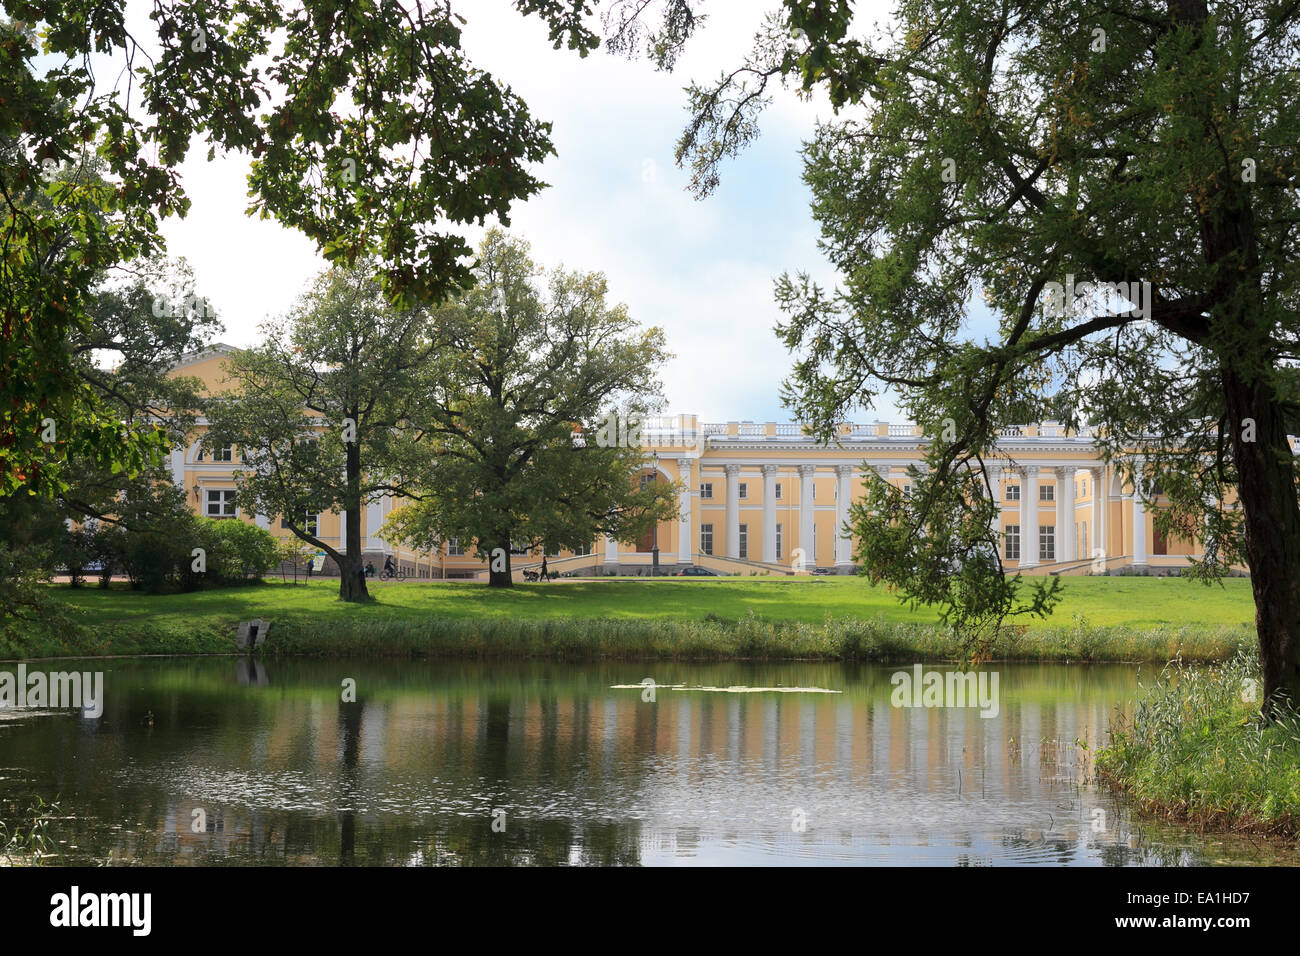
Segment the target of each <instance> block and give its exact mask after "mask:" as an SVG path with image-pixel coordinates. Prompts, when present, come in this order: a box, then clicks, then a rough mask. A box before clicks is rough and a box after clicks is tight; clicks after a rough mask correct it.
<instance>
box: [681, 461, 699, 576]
mask: <svg viewBox="0 0 1300 956" xmlns="http://www.w3.org/2000/svg"><path fill="white" fill-rule="evenodd" d="M694 464H695V459H694V458H686V457H685V456H683V457H681V458H678V459H677V477H678V478H679V479H680V480H681V483H682V490H681V493H680V494H679V495H678V496H677V563H678V564H693V563H694V562H695V538H694V537H693V536H692V531H691V499H692V498H693V496H694V494H695V481H694V471H693V466H694Z"/></svg>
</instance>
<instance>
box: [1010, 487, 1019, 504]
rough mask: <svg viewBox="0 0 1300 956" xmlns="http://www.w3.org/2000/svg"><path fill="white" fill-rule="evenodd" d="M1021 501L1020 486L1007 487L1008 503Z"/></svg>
mask: <svg viewBox="0 0 1300 956" xmlns="http://www.w3.org/2000/svg"><path fill="white" fill-rule="evenodd" d="M1019 500H1020V486H1019V485H1007V501H1019Z"/></svg>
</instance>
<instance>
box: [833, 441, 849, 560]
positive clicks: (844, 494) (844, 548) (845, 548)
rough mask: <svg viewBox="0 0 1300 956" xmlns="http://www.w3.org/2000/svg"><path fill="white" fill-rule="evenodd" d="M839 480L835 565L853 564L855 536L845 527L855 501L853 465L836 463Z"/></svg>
mask: <svg viewBox="0 0 1300 956" xmlns="http://www.w3.org/2000/svg"><path fill="white" fill-rule="evenodd" d="M835 478H836V480H837V482H838V485H837V488H838V490H837V491H836V498H835V566H836V567H838V568H848V567H851V566H852V565H853V538H852V536H851V535H850V534H849V531H848V529H847V528H846V527H845V526H846V525H847V524H848V520H849V505H850V504H852V503H853V466H852V465H836V466H835Z"/></svg>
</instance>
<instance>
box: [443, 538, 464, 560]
mask: <svg viewBox="0 0 1300 956" xmlns="http://www.w3.org/2000/svg"><path fill="white" fill-rule="evenodd" d="M464 556H465V549H464V547H462V546H461V543H460V538H448V539H447V557H449V558H461V557H464Z"/></svg>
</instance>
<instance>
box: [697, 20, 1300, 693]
mask: <svg viewBox="0 0 1300 956" xmlns="http://www.w3.org/2000/svg"><path fill="white" fill-rule="evenodd" d="M1297 44H1300V11H1297V9H1296V8H1295V5H1294V4H1290V3H1281V2H1272V3H1269V2H1265V3H1255V4H1243V3H1209V2H1206V0H1168V2H1140V3H1135V4H1126V5H1123V6H1122V7H1116V6H1115V5H1113V4H1108V3H1100V2H1086V0H1085V2H1082V3H1077V4H1070V5H1061V4H1056V3H1051V2H1046V0H1029V2H1020V3H1013V4H1007V3H1002V2H997V3H994V2H974V3H967V2H961V3H957V2H946V0H904V2H901V3H900V4H899V5H898V6H897V8H896V15H895V18H894V22H893V23H892V24H891V25H890V26H889V27H886V28H883V29H880V30H876V31H871V30H869V29H868V28H867V26H866V25H864V24H862V23H860V22H858V20H856V19H855V18H854V16H853V13H852V8H851V4H850V3H848V2H847V0H785V2H784V3H783V4H782V5H781V8H780V11H779V12H778V13H774V14H773V15H772V16H771V17H769V19H768V20H767V21H766V24H765V27H764V29H763V30H762V32H761V33H760V35H759V36H758V37H757V38H756V40H755V44H754V48H753V53H752V55H751V56H750V57H749V58H748V59H747V60H746V62H744V63H742V64H740V65H738V67H737V68H735V69H732V70H729V71H727V72H724V73H723V74H722V76H721V77H720V78H719V80H717V81H716V82H714V83H709V84H700V83H696V84H692V86H691V87H690V90H689V97H690V111H691V119H690V121H689V123H688V125H687V127H686V130H685V132H684V133H683V135H682V138H681V140H680V142H679V145H678V157H679V159H680V160H681V161H683V162H684V163H687V164H689V165H690V166H691V168H692V170H693V180H692V183H693V188H694V189H695V190H696V191H697V193H699V194H700V195H707V194H708V193H709V192H710V191H711V190H712V189H713V188H715V187H716V185H717V183H718V177H719V175H720V170H721V168H722V165H723V163H724V162H725V160H726V159H727V158H728V157H730V156H733V155H735V154H736V153H737V152H739V151H740V150H742V149H743V148H744V147H745V146H746V145H747V144H748V143H749V142H750V141H752V139H753V138H754V137H755V136H756V135H758V132H759V128H760V127H759V123H760V114H761V111H762V109H763V107H764V106H765V105H766V103H767V102H769V101H770V98H771V93H772V90H773V89H775V88H776V86H778V85H780V84H786V85H790V86H793V87H794V88H795V89H796V90H797V91H800V92H803V93H808V92H811V91H813V90H822V91H824V92H825V93H826V95H827V96H828V97H829V100H830V102H831V104H832V106H833V107H834V108H835V110H836V114H835V116H834V117H833V118H831V119H829V120H827V121H825V122H823V123H821V124H820V125H819V126H818V128H817V132H816V135H815V136H814V137H813V139H812V140H811V141H810V142H809V143H808V144H807V145H806V147H805V150H804V159H805V167H804V168H805V172H804V180H805V182H806V184H807V185H808V187H809V188H810V189H811V191H812V195H813V214H814V216H815V218H816V219H817V221H818V223H819V225H820V227H821V232H822V241H821V247H822V249H823V251H824V252H825V254H826V255H827V257H828V258H829V259H830V261H831V262H832V263H833V264H834V266H835V267H836V268H837V270H838V272H839V276H840V282H839V284H838V285H837V286H836V287H835V288H824V287H822V286H820V285H818V284H817V283H814V282H813V281H812V280H811V279H810V278H809V277H808V276H807V275H805V274H795V275H787V276H785V277H782V278H781V279H780V280H779V281H778V283H777V286H776V297H777V300H778V302H779V304H780V306H781V307H782V309H783V310H784V312H785V313H786V319H785V320H784V321H783V322H782V323H781V325H780V326H779V328H778V333H779V334H780V335H781V336H782V338H783V339H784V341H785V342H786V344H787V345H788V346H789V347H790V348H791V349H792V350H793V351H794V352H795V353H796V354H797V356H798V360H797V363H796V365H795V368H794V371H793V374H792V376H791V378H790V380H789V382H788V388H787V393H786V398H787V402H788V404H789V405H790V407H791V408H792V409H793V410H794V411H795V412H796V413H797V414H798V415H799V416H800V417H801V418H802V419H804V420H806V421H809V422H811V423H813V424H814V426H815V427H816V430H817V432H818V434H820V435H821V436H823V437H830V436H831V435H832V432H833V428H834V425H835V424H836V422H838V421H840V420H842V418H843V417H844V416H845V414H846V413H847V412H849V411H850V410H851V409H853V408H855V407H862V406H869V404H870V403H871V401H872V400H873V399H875V398H876V397H878V396H879V395H881V394H882V392H884V391H885V390H887V389H889V390H893V391H894V392H896V393H897V394H898V395H899V396H900V405H901V407H902V408H903V409H905V410H906V411H907V412H908V413H910V415H911V416H912V418H913V419H914V420H915V421H917V422H919V423H922V424H923V425H924V426H925V428H926V431H927V434H928V436H929V438H930V442H929V444H928V446H927V447H928V451H927V453H926V458H925V467H924V468H923V469H921V473H919V474H917V475H916V476H915V478H914V482H915V494H914V495H913V496H911V497H910V498H908V499H907V500H906V501H903V500H891V496H890V493H889V492H888V491H887V490H886V489H883V488H881V487H879V486H878V485H877V487H876V488H875V489H874V491H873V495H872V498H871V500H870V501H869V502H868V503H867V506H866V507H860V508H857V509H855V510H854V517H853V523H854V527H855V531H856V533H857V534H858V536H859V537H860V540H861V545H860V554H859V556H858V557H859V560H860V562H861V563H862V564H863V565H864V569H865V570H866V572H867V573H869V574H871V575H873V576H875V577H878V578H881V579H884V580H886V581H888V582H890V583H891V584H893V585H895V586H897V587H898V588H899V589H900V591H901V593H902V594H903V595H904V596H906V597H908V598H912V599H914V600H920V601H924V602H927V603H936V604H939V605H940V606H942V607H944V608H945V609H946V610H947V613H948V614H949V618H950V620H952V621H953V622H954V623H956V624H958V625H959V626H961V627H962V628H963V629H965V630H966V631H967V633H969V634H971V635H972V639H973V640H977V636H978V635H979V634H981V633H987V632H988V629H989V628H991V627H997V626H999V625H1000V623H1001V622H1002V621H1003V620H1004V619H1005V618H1006V616H1007V615H1009V614H1010V615H1014V614H1017V613H1041V612H1043V611H1044V610H1046V609H1048V608H1049V607H1050V605H1051V602H1052V599H1053V598H1052V585H1050V584H1049V583H1048V582H1039V583H1037V584H1035V585H1034V586H1033V587H1031V588H1028V589H1026V588H1025V586H1024V582H1023V581H1022V580H1020V579H1019V578H1018V577H1014V576H1008V575H1007V574H1005V573H1004V569H1003V568H1002V565H1001V558H1000V556H999V547H998V541H997V538H996V535H995V534H994V532H993V531H992V529H991V528H990V521H991V518H992V515H993V509H994V502H993V500H992V495H991V489H990V487H989V483H988V481H987V478H986V475H987V466H988V465H989V464H991V463H993V462H995V461H996V460H997V458H998V451H997V437H998V432H997V429H998V427H999V426H1001V425H1005V424H1013V423H1020V422H1026V421H1030V422H1032V421H1039V420H1042V419H1045V418H1057V419H1059V420H1061V421H1062V422H1063V423H1065V424H1066V425H1067V426H1068V427H1075V428H1077V427H1078V426H1080V425H1082V424H1084V423H1085V422H1087V423H1091V424H1092V425H1093V426H1095V427H1096V432H1095V436H1096V439H1097V442H1098V444H1099V446H1100V448H1101V450H1102V452H1103V455H1104V456H1105V457H1106V458H1107V459H1108V460H1109V461H1111V462H1112V463H1113V464H1115V465H1116V466H1117V467H1118V468H1119V469H1120V471H1121V473H1122V474H1123V475H1124V476H1125V478H1126V480H1127V481H1128V482H1130V483H1136V487H1137V489H1138V492H1139V495H1142V496H1149V495H1150V491H1151V487H1152V485H1153V483H1155V482H1158V483H1159V484H1160V486H1161V488H1162V491H1163V492H1164V494H1165V495H1166V496H1167V499H1168V502H1169V504H1168V507H1167V508H1164V509H1162V510H1161V511H1160V512H1159V513H1158V515H1157V519H1156V520H1157V526H1158V527H1161V528H1164V529H1166V530H1178V531H1179V532H1180V533H1183V534H1186V535H1189V536H1194V537H1199V538H1202V539H1204V540H1205V555H1206V557H1205V560H1204V561H1203V562H1201V563H1199V565H1198V566H1197V567H1196V568H1195V569H1194V571H1195V573H1197V574H1200V575H1201V576H1203V577H1205V578H1207V579H1213V578H1214V577H1215V576H1217V575H1219V574H1222V573H1223V572H1224V571H1225V570H1226V568H1227V567H1228V566H1229V565H1230V564H1232V563H1233V562H1235V561H1238V560H1244V562H1245V563H1246V564H1247V565H1248V566H1249V568H1250V571H1251V577H1252V583H1253V587H1254V591H1255V598H1256V607H1257V612H1258V630H1259V641H1260V651H1261V658H1262V661H1263V670H1264V678H1265V698H1266V699H1265V703H1264V710H1265V712H1268V711H1270V710H1271V708H1272V707H1273V705H1274V703H1275V702H1276V701H1277V700H1279V699H1280V698H1281V697H1284V696H1290V697H1292V698H1293V699H1296V698H1297V694H1300V509H1298V508H1297V486H1296V478H1297V474H1296V463H1295V457H1294V455H1293V454H1292V450H1291V447H1290V444H1289V441H1288V438H1287V424H1286V423H1287V422H1288V421H1293V420H1294V418H1295V413H1296V410H1297V406H1296V404H1295V400H1294V389H1293V388H1292V387H1291V385H1290V383H1291V381H1292V379H1291V378H1290V375H1291V372H1290V369H1291V366H1292V364H1293V363H1294V361H1295V359H1296V357H1297V350H1298V349H1300V319H1298V316H1297V312H1296V309H1295V307H1294V291H1295V284H1296V279H1297V275H1296V269H1297V266H1296V248H1295V231H1296V227H1297V224H1298V223H1300V206H1298V203H1297V193H1296V188H1295V187H1296V176H1297V149H1298V148H1300V147H1298V146H1297V143H1298V142H1300V135H1298V134H1300V118H1298V117H1297V116H1296V113H1295V110H1294V109H1293V104H1294V103H1295V102H1296V100H1297V95H1298V94H1300V88H1298V86H1300V78H1298V77H1300V74H1298V73H1297V71H1296V65H1297ZM1076 281H1077V285H1074V286H1073V289H1074V292H1075V294H1074V295H1073V296H1071V297H1070V301H1066V297H1065V295H1063V294H1062V293H1063V290H1065V289H1070V288H1071V285H1072V284H1073V283H1075V282H1076ZM1085 282H1086V283H1088V284H1089V285H1087V286H1085ZM981 301H982V303H983V305H984V306H985V308H986V309H987V312H988V313H991V315H992V317H993V320H994V322H993V325H992V327H991V328H990V330H989V332H988V333H987V334H983V333H981V334H976V333H975V332H974V330H973V329H972V326H971V322H972V318H973V317H978V315H979V314H980V312H981V310H979V309H978V308H973V307H972V306H973V303H976V302H981ZM972 479H973V480H972ZM1234 497H1235V499H1236V500H1237V501H1238V502H1239V505H1240V506H1239V507H1235V506H1233V505H1231V504H1230V502H1231V501H1232V500H1233V499H1234Z"/></svg>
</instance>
